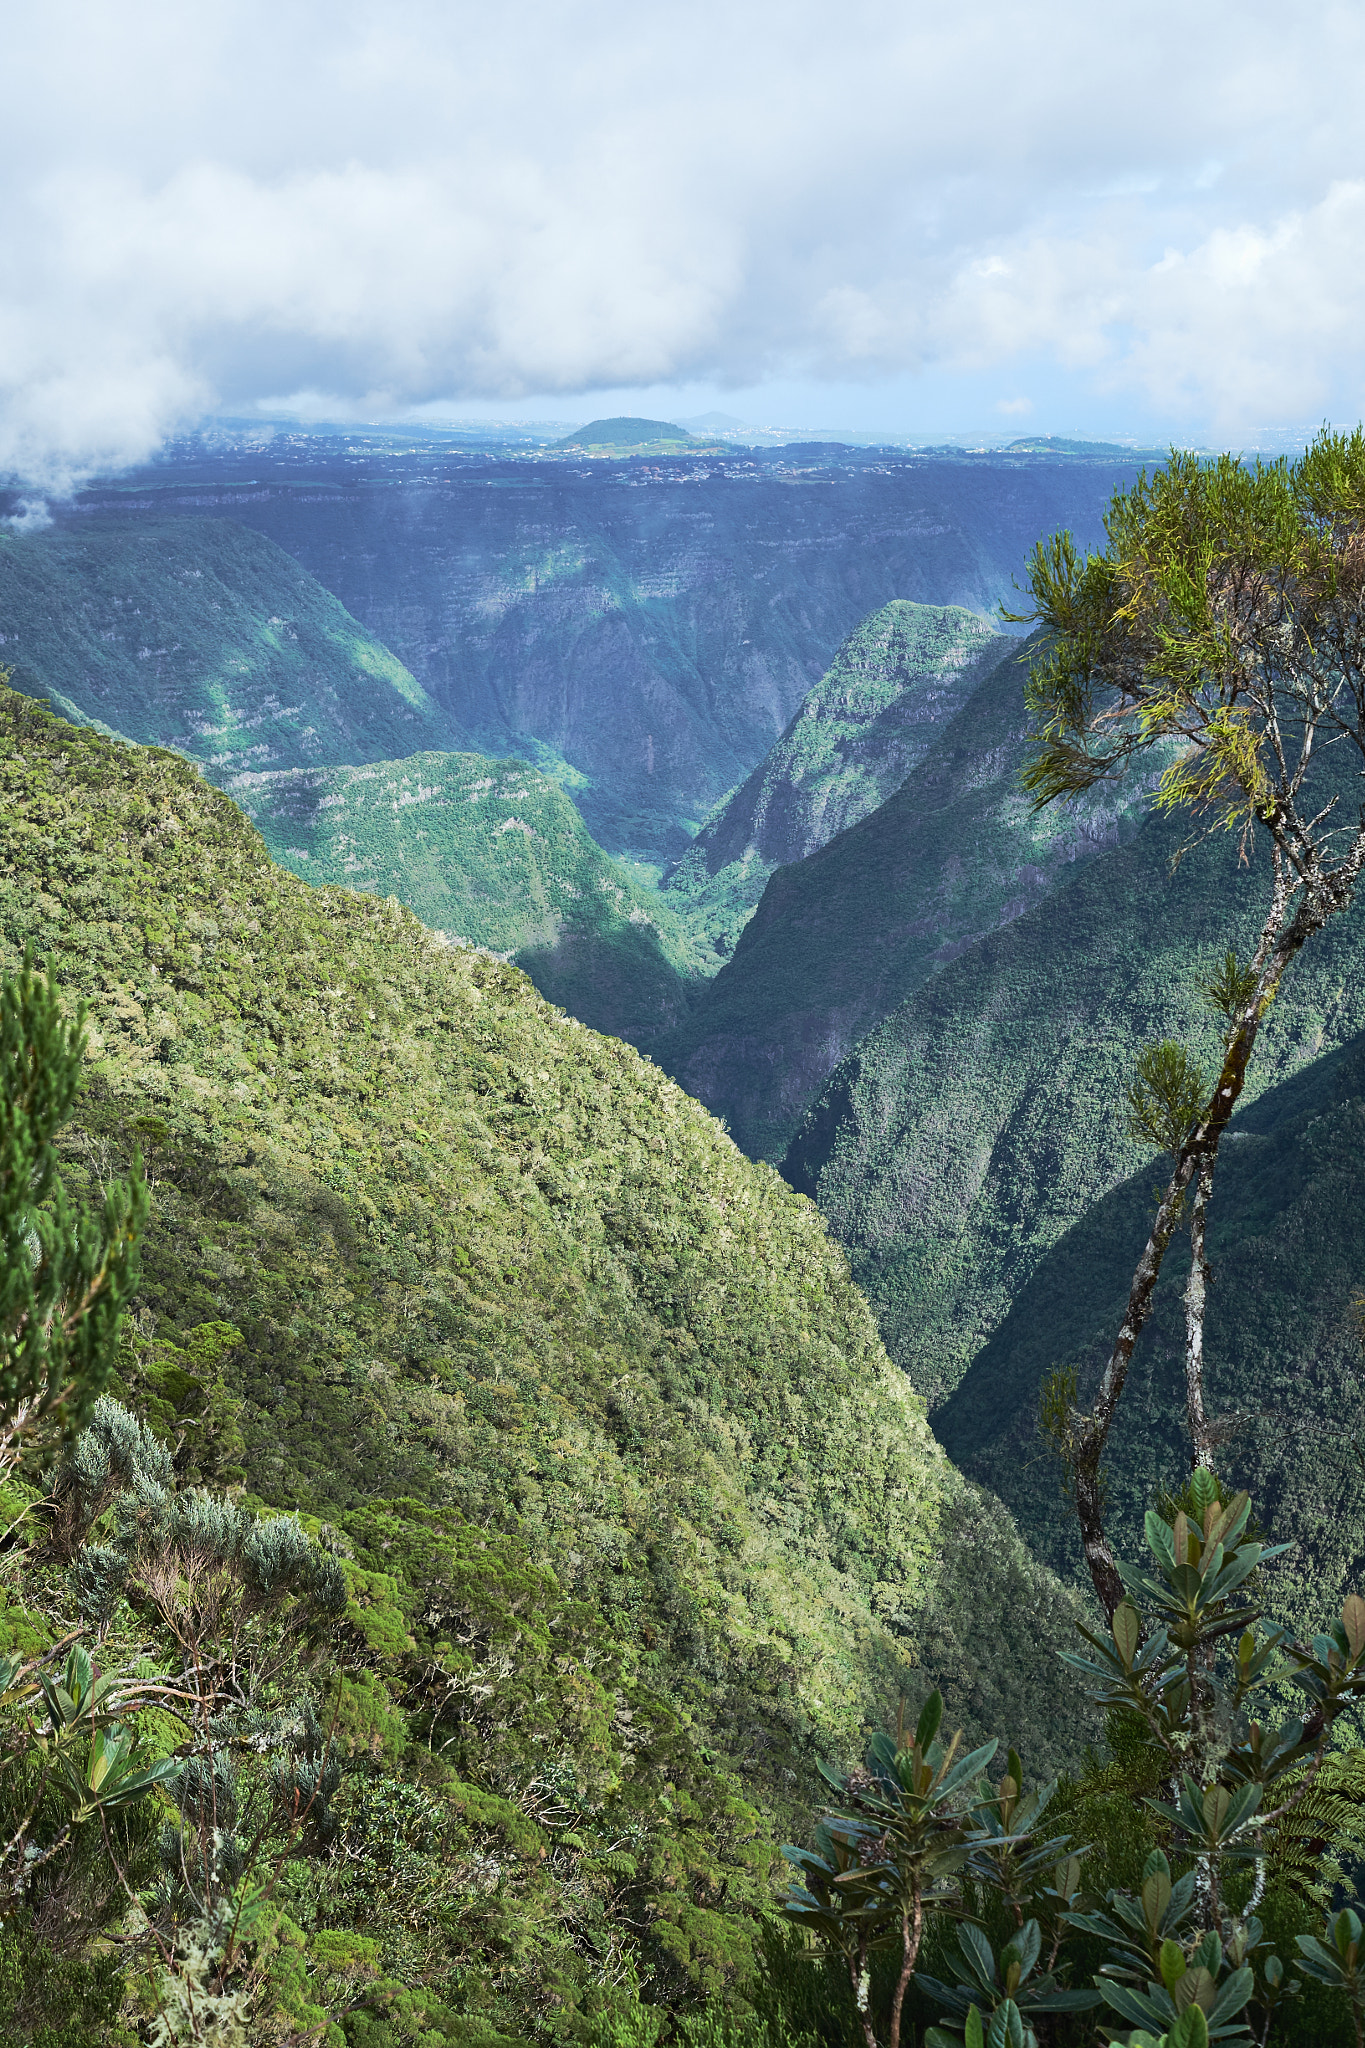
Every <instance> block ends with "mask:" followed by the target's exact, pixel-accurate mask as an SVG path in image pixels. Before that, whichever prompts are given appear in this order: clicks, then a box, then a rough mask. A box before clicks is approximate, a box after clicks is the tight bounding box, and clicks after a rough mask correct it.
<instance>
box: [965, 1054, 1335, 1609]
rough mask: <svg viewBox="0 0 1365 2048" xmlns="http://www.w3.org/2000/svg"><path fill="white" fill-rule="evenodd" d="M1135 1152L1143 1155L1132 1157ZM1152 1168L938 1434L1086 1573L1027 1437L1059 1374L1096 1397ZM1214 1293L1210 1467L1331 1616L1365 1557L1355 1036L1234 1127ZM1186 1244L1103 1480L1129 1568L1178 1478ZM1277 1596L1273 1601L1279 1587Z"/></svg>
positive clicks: (1221, 1178) (1040, 1274)
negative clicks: (1221, 1437) (1291, 1548)
mask: <svg viewBox="0 0 1365 2048" xmlns="http://www.w3.org/2000/svg"><path fill="white" fill-rule="evenodd" d="M1135 1149H1136V1148H1134V1150H1135ZM1158 1177H1159V1176H1158V1174H1157V1172H1156V1170H1155V1167H1154V1165H1152V1164H1145V1165H1143V1166H1142V1167H1140V1168H1139V1169H1138V1170H1137V1171H1136V1172H1135V1173H1133V1174H1131V1175H1130V1176H1129V1178H1128V1179H1126V1180H1125V1181H1123V1182H1122V1184H1121V1185H1120V1186H1119V1187H1117V1188H1115V1189H1114V1190H1112V1192H1111V1193H1109V1194H1108V1195H1106V1196H1105V1197H1104V1198H1103V1199H1102V1200H1101V1201H1099V1202H1097V1203H1096V1204H1095V1205H1094V1206H1093V1208H1091V1209H1088V1210H1087V1211H1086V1213H1085V1215H1084V1216H1083V1217H1082V1218H1081V1219H1080V1221H1079V1222H1077V1223H1075V1224H1073V1225H1072V1227H1071V1228H1070V1230H1068V1231H1067V1232H1066V1234H1065V1235H1064V1236H1063V1237H1062V1238H1061V1239H1060V1240H1059V1242H1058V1243H1057V1244H1056V1245H1055V1246H1054V1247H1053V1248H1052V1250H1051V1251H1050V1252H1049V1253H1048V1254H1047V1256H1046V1257H1045V1258H1044V1259H1043V1260H1042V1261H1041V1262H1040V1264H1039V1265H1038V1267H1037V1269H1036V1270H1035V1272H1034V1274H1033V1276H1032V1278H1031V1279H1030V1280H1029V1282H1028V1284H1027V1285H1026V1286H1025V1287H1024V1288H1023V1290H1022V1291H1021V1292H1020V1293H1019V1295H1018V1296H1017V1297H1016V1299H1015V1301H1014V1303H1013V1306H1012V1307H1011V1309H1010V1311H1009V1314H1008V1315H1007V1316H1006V1317H1005V1319H1004V1321H1003V1322H1002V1323H1001V1325H1000V1327H999V1328H998V1329H997V1330H996V1332H995V1334H994V1335H993V1336H992V1337H991V1339H990V1341H989V1342H988V1343H987V1344H986V1345H985V1346H984V1347H983V1349H982V1350H981V1351H980V1352H978V1354H977V1356H976V1358H975V1359H974V1360H973V1362H972V1364H971V1367H970V1369H969V1370H968V1372H967V1374H966V1376H965V1378H964V1379H963V1380H962V1383H961V1385H960V1386H959V1387H958V1389H957V1391H956V1393H955V1394H953V1395H952V1397H951V1398H950V1399H949V1400H948V1401H947V1402H945V1404H944V1405H943V1407H942V1408H940V1409H939V1410H938V1412H937V1414H936V1415H935V1418H934V1427H935V1430H936V1431H937V1433H938V1435H939V1437H940V1438H941V1440H942V1441H943V1443H944V1444H945V1445H946V1446H947V1448H948V1450H949V1451H950V1452H951V1454H952V1456H953V1457H954V1458H955V1459H956V1460H958V1462H959V1463H960V1464H962V1465H963V1466H964V1468H965V1469H966V1470H967V1471H969V1472H971V1473H972V1474H974V1475H975V1476H976V1477H978V1478H981V1479H983V1480H984V1481H985V1482H986V1483H988V1484H990V1485H992V1486H993V1487H995V1488H996V1489H997V1490H998V1491H999V1492H1000V1493H1001V1495H1002V1496H1003V1497H1004V1499H1005V1500H1006V1501H1007V1502H1008V1503H1009V1505H1010V1506H1011V1507H1012V1508H1013V1510H1014V1512H1015V1513H1016V1514H1017V1515H1018V1517H1019V1519H1020V1523H1021V1525H1022V1526H1023V1527H1024V1528H1025V1529H1026V1530H1027V1531H1028V1534H1029V1536H1030V1538H1031V1540H1032V1541H1033V1542H1034V1543H1035V1544H1036V1545H1037V1547H1038V1549H1039V1551H1040V1553H1041V1554H1042V1555H1043V1556H1045V1557H1047V1558H1048V1559H1049V1560H1050V1562H1052V1563H1053V1564H1054V1565H1055V1566H1056V1567H1057V1568H1058V1569H1059V1570H1061V1571H1064V1572H1067V1573H1069V1574H1072V1575H1074V1576H1076V1577H1077V1578H1078V1579H1079V1578H1080V1577H1081V1575H1082V1572H1083V1565H1082V1560H1081V1555H1080V1545H1079V1541H1078V1539H1077V1535H1076V1525H1075V1517H1074V1516H1073V1515H1071V1514H1070V1513H1069V1512H1067V1511H1065V1510H1062V1509H1060V1508H1059V1504H1058V1500H1057V1477H1058V1473H1057V1467H1056V1464H1055V1463H1054V1461H1053V1460H1052V1459H1051V1458H1050V1457H1049V1456H1048V1455H1047V1453H1046V1452H1045V1450H1044V1448H1043V1446H1042V1445H1041V1444H1040V1443H1039V1441H1038V1439H1037V1436H1036V1433H1035V1417H1036V1415H1037V1408H1038V1392H1039V1389H1040V1387H1041V1385H1042V1382H1043V1380H1044V1379H1045V1378H1046V1376H1047V1375H1048V1373H1050V1372H1051V1371H1052V1370H1053V1369H1054V1368H1056V1367H1058V1366H1070V1367H1072V1368H1074V1369H1075V1370H1076V1372H1077V1375H1078V1380H1079V1384H1080V1387H1081V1390H1082V1397H1083V1398H1084V1397H1085V1396H1086V1395H1088V1394H1089V1392H1090V1390H1091V1388H1092V1387H1093V1386H1094V1384H1095V1383H1096V1380H1097V1377H1098V1374H1099V1372H1100V1370H1101V1369H1102V1365H1103V1361H1104V1359H1105V1357H1107V1355H1108V1352H1109V1350H1110V1348H1111V1347H1112V1344H1113V1341H1114V1337H1115V1335H1116V1333H1117V1330H1118V1327H1119V1322H1120V1319H1121V1317H1122V1313H1123V1305H1124V1303H1125V1301H1126V1299H1127V1292H1128V1286H1129V1283H1130V1281H1131V1278H1132V1268H1133V1266H1134V1265H1135V1264H1136V1262H1137V1257H1138V1254H1139V1252H1140V1251H1141V1249H1142V1245H1143V1242H1144V1240H1145V1235H1146V1232H1147V1229H1148V1227H1149V1225H1150V1222H1151V1215H1152V1207H1153V1203H1152V1184H1153V1182H1154V1181H1155V1180H1156V1179H1157V1178H1158ZM1209 1251H1210V1258H1211V1260H1212V1263H1213V1269H1214V1275H1215V1285H1214V1287H1213V1289H1212V1291H1211V1293H1210V1296H1209V1312H1208V1322H1207V1327H1206V1332H1205V1337H1206V1350H1207V1357H1208V1369H1207V1376H1206V1385H1207V1398H1208V1403H1209V1408H1210V1412H1211V1413H1214V1414H1219V1415H1228V1414H1232V1415H1236V1416H1238V1417H1239V1418H1240V1420H1239V1423H1238V1426H1237V1427H1236V1428H1235V1429H1234V1430H1233V1431H1232V1432H1231V1433H1230V1436H1229V1438H1228V1441H1227V1443H1226V1445H1225V1446H1224V1447H1223V1448H1222V1449H1221V1450H1220V1453H1219V1469H1220V1471H1222V1472H1224V1473H1225V1474H1226V1475H1227V1476H1228V1477H1229V1478H1231V1479H1232V1480H1233V1481H1234V1483H1235V1484H1236V1485H1239V1486H1246V1487H1247V1488H1248V1489H1249V1490H1250V1492H1251V1495H1252V1498H1253V1500H1254V1501H1255V1503H1256V1512H1257V1514H1258V1515H1259V1516H1260V1517H1261V1519H1262V1520H1263V1521H1264V1522H1265V1523H1266V1525H1267V1526H1269V1527H1272V1528H1273V1529H1274V1530H1275V1532H1276V1536H1277V1538H1279V1539H1281V1540H1283V1541H1288V1542H1292V1543H1293V1544H1295V1546H1296V1549H1295V1553H1294V1556H1293V1558H1292V1560H1289V1561H1288V1562H1287V1563H1286V1564H1285V1565H1283V1566H1281V1567H1280V1568H1279V1571H1278V1575H1277V1576H1278V1578H1279V1579H1280V1580H1281V1581H1285V1580H1287V1581H1288V1588H1289V1590H1291V1591H1292V1589H1293V1588H1295V1587H1299V1588H1304V1589H1308V1590H1309V1597H1310V1598H1311V1604H1312V1610H1313V1611H1315V1612H1317V1613H1321V1614H1326V1613H1328V1612H1332V1613H1335V1612H1337V1611H1338V1610H1339V1609H1340V1605H1341V1600H1342V1598H1343V1596H1344V1595H1345V1593H1346V1592H1348V1591H1350V1590H1352V1587H1353V1584H1354V1579H1355V1575H1356V1573H1357V1572H1358V1570H1359V1560H1360V1556H1361V1553H1362V1551H1363V1550H1365V1504H1363V1503H1362V1496H1361V1488H1360V1464H1359V1460H1360V1450H1361V1434H1362V1429H1365V1402H1362V1397H1361V1329H1360V1323H1359V1319H1358V1313H1357V1311H1356V1309H1355V1307H1354V1303H1355V1300H1356V1297H1357V1296H1358V1294H1359V1292H1360V1289H1361V1287H1362V1284H1365V1037H1356V1038H1354V1039H1352V1040H1351V1041H1350V1042H1349V1043H1348V1044H1347V1045H1346V1046H1345V1047H1344V1048H1342V1049H1341V1050H1339V1051H1337V1052H1334V1053H1331V1054H1325V1055H1323V1056H1322V1057H1321V1058H1319V1059H1317V1060H1315V1061H1313V1062H1312V1063H1311V1064H1310V1065H1309V1066H1307V1067H1305V1068H1304V1069H1303V1070H1302V1071H1301V1072H1300V1073H1298V1074H1296V1075H1295V1076H1294V1077H1293V1079H1292V1080H1289V1081H1287V1082H1283V1083H1281V1084H1280V1085H1279V1086H1278V1087H1275V1088H1271V1089H1268V1090H1267V1091H1266V1092H1265V1093H1264V1094H1263V1095H1262V1096H1261V1097H1260V1099H1259V1100H1258V1101H1257V1102H1256V1103H1255V1104H1254V1105H1253V1106H1252V1107H1251V1108H1250V1109H1249V1110H1247V1111H1245V1112H1244V1113H1243V1114H1242V1115H1240V1116H1239V1117H1237V1118H1236V1120H1235V1121H1234V1124H1233V1126H1232V1129H1231V1131H1230V1132H1229V1137H1228V1140H1227V1141H1226V1142H1225V1144H1224V1147H1223V1151H1222V1156H1221V1159H1220V1162H1219V1167H1218V1180H1217V1185H1216V1191H1215V1195H1214V1199H1213V1201H1212V1203H1211V1205H1210V1210H1209ZM1188 1269H1189V1240H1188V1236H1187V1235H1177V1237H1176V1239H1175V1240H1174V1242H1173V1244H1172V1247H1171V1250H1170V1252H1169V1253H1168V1255H1167V1259H1166V1263H1165V1267H1164V1269H1163V1272H1162V1277H1161V1280H1160V1283H1159V1285H1158V1291H1157V1297H1156V1306H1155V1310H1154V1314H1153V1318H1152V1321H1151V1323H1150V1324H1149V1325H1148V1327H1147V1329H1146V1330H1145V1331H1144V1332H1143V1334H1142V1336H1141V1338H1140V1339H1139V1340H1138V1345H1137V1349H1136V1351H1135V1353H1134V1358H1133V1365H1132V1368H1131V1370H1130V1373H1129V1377H1128V1384H1127V1387H1126V1388H1125V1391H1124V1396H1123V1402H1122V1405H1121V1407H1120V1410H1119V1414H1118V1419H1117V1422H1116V1424H1115V1427H1114V1433H1113V1438H1112V1443H1111V1452H1110V1457H1109V1460H1108V1466H1107V1485H1108V1500H1109V1509H1108V1515H1109V1521H1110V1524H1111V1526H1112V1529H1113V1531H1114V1536H1115V1539H1116V1540H1117V1541H1118V1542H1120V1543H1122V1544H1126V1545H1127V1548H1128V1552H1129V1555H1133V1554H1134V1553H1135V1552H1136V1551H1137V1549H1138V1548H1139V1546H1140V1542H1141V1528H1142V1515H1143V1512H1144V1511H1145V1509H1146V1508H1147V1507H1148V1506H1150V1504H1151V1500H1152V1495H1153V1492H1154V1490H1155V1488H1156V1487H1157V1486H1158V1485H1166V1486H1171V1485H1174V1484H1175V1483H1177V1482H1178V1480H1179V1478H1180V1477H1181V1475H1182V1474H1183V1473H1184V1472H1185V1471H1186V1470H1187V1469H1188V1465H1189V1441H1188V1436H1187V1434H1186V1431H1185V1427H1184V1411H1185V1393H1184V1356H1183V1347H1184V1321H1183V1303H1182V1299H1181V1290H1182V1289H1183V1286H1184V1283H1185V1277H1186V1274H1187V1272H1188ZM1282 1590H1283V1589H1282Z"/></svg>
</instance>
